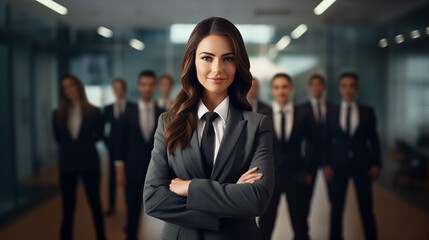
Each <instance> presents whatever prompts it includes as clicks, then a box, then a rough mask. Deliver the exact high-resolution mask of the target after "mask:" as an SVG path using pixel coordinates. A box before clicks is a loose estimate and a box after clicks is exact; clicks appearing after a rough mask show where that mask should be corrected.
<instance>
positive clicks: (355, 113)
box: [340, 100, 359, 136]
mask: <svg viewBox="0 0 429 240" xmlns="http://www.w3.org/2000/svg"><path fill="white" fill-rule="evenodd" d="M349 105H350V106H351V111H350V136H353V134H354V133H355V132H356V129H357V127H358V126H359V109H358V107H357V104H356V102H350V103H347V102H346V101H344V100H343V101H342V102H341V108H340V126H341V129H342V130H343V131H344V132H345V131H347V107H348V106H349Z"/></svg>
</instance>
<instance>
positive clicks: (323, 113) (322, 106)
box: [310, 97, 326, 123]
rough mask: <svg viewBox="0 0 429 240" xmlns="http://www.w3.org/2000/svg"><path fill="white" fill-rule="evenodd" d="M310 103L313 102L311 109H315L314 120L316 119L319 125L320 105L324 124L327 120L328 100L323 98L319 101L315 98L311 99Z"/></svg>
mask: <svg viewBox="0 0 429 240" xmlns="http://www.w3.org/2000/svg"><path fill="white" fill-rule="evenodd" d="M310 102H311V108H312V109H313V116H314V119H316V122H317V123H320V119H319V110H318V108H317V104H318V103H320V112H321V115H322V121H321V122H322V123H324V122H325V120H326V100H325V98H321V99H319V100H317V99H316V98H314V97H310Z"/></svg>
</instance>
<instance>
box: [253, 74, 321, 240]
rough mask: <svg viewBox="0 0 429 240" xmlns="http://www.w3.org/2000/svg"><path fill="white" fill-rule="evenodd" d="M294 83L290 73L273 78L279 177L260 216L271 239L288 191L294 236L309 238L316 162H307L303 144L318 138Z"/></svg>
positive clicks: (265, 236)
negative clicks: (296, 98)
mask: <svg viewBox="0 0 429 240" xmlns="http://www.w3.org/2000/svg"><path fill="white" fill-rule="evenodd" d="M292 92H293V83H292V79H291V77H290V76H289V75H287V74H284V73H279V74H276V75H275V76H274V77H273V79H272V80H271V93H272V95H273V97H274V100H275V101H274V103H273V110H272V111H271V113H270V116H271V119H272V120H273V127H274V134H273V135H274V138H273V139H274V147H273V149H274V164H275V170H276V172H275V173H276V174H275V175H276V180H275V185H274V193H273V197H272V199H271V203H270V205H269V207H268V209H267V211H266V212H265V213H264V214H263V215H262V216H261V217H260V219H259V227H260V231H261V238H262V239H271V235H272V231H273V228H274V224H275V219H276V216H277V207H278V204H279V200H280V196H281V194H283V193H286V199H287V205H288V207H289V214H290V219H291V222H292V228H293V231H294V234H295V237H294V239H309V236H308V223H307V214H306V211H307V203H306V199H307V194H308V188H309V186H310V184H311V183H312V178H313V176H312V175H311V173H312V172H314V169H312V168H313V167H314V166H316V164H314V163H310V162H306V158H305V157H304V156H302V151H301V145H302V143H303V142H304V141H305V140H308V141H312V142H315V141H316V138H317V136H316V135H314V132H315V131H314V130H312V127H313V125H311V124H310V115H309V113H308V112H307V111H305V109H302V108H300V107H295V106H294V105H293V103H292V101H291V100H290V95H291V94H292ZM315 146H317V145H315Z"/></svg>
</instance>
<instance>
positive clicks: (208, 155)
mask: <svg viewBox="0 0 429 240" xmlns="http://www.w3.org/2000/svg"><path fill="white" fill-rule="evenodd" d="M203 117H204V118H205V119H206V124H205V126H204V130H203V135H202V137H201V154H202V157H203V160H204V163H205V168H206V173H207V176H208V177H210V175H211V172H212V169H213V161H214V148H215V132H214V128H213V121H214V120H215V119H216V118H217V117H219V115H218V114H217V113H215V112H207V113H206V114H204V116H203Z"/></svg>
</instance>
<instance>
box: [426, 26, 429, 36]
mask: <svg viewBox="0 0 429 240" xmlns="http://www.w3.org/2000/svg"><path fill="white" fill-rule="evenodd" d="M426 34H427V35H429V27H427V28H426Z"/></svg>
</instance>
